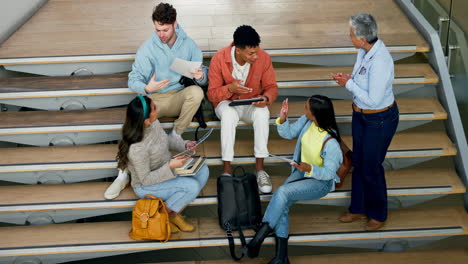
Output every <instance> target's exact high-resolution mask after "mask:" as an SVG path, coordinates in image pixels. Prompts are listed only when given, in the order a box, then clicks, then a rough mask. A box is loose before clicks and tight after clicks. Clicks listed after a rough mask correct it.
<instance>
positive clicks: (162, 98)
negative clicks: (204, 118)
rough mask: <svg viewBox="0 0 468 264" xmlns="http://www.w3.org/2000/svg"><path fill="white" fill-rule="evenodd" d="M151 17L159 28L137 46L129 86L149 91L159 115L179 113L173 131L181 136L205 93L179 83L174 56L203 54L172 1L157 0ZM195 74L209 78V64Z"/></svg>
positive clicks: (202, 79) (193, 58)
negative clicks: (173, 68) (161, 0)
mask: <svg viewBox="0 0 468 264" xmlns="http://www.w3.org/2000/svg"><path fill="white" fill-rule="evenodd" d="M152 19H153V23H154V27H155V30H156V32H155V33H153V37H152V38H151V39H148V40H147V41H145V42H144V43H143V45H141V47H140V48H139V49H138V52H137V54H136V57H135V62H134V63H133V66H132V71H131V72H130V74H129V75H128V77H129V78H128V87H129V88H130V89H131V90H133V91H135V92H136V93H139V94H144V95H149V97H150V98H151V99H153V101H154V102H155V104H156V105H157V106H158V115H159V116H160V117H178V119H177V120H176V121H175V122H174V129H173V130H172V133H173V134H174V135H175V136H180V135H181V134H182V133H183V132H184V130H185V128H186V127H187V126H188V125H189V124H190V122H191V121H192V119H193V116H194V114H195V113H196V111H197V109H198V108H199V106H200V103H201V101H202V100H203V97H204V94H203V90H202V89H201V88H200V87H199V86H198V85H192V86H188V87H185V88H184V85H182V84H180V83H179V80H180V78H181V77H182V76H181V75H180V74H179V73H177V72H174V71H172V70H171V69H170V68H169V67H170V66H171V64H172V62H173V61H174V59H175V58H179V59H183V60H187V61H196V62H202V60H203V55H202V52H201V50H200V48H199V47H198V46H197V44H196V43H195V42H194V41H193V40H192V39H191V38H189V37H188V36H187V34H186V33H185V32H184V30H183V29H182V27H181V26H180V25H179V24H178V23H177V20H176V19H177V12H176V10H175V8H174V7H173V6H172V5H170V4H167V3H160V4H158V5H157V6H156V7H155V8H154V11H153V16H152ZM192 75H193V78H194V79H195V80H196V81H197V83H198V84H199V85H205V84H206V83H207V81H208V78H207V69H206V67H203V66H201V67H200V68H198V69H195V70H194V71H193V72H192Z"/></svg>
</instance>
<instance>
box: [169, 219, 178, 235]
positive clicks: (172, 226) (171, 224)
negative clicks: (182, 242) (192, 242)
mask: <svg viewBox="0 0 468 264" xmlns="http://www.w3.org/2000/svg"><path fill="white" fill-rule="evenodd" d="M169 225H170V226H171V233H178V232H179V231H180V229H179V228H178V227H177V226H176V225H175V224H173V223H172V222H169Z"/></svg>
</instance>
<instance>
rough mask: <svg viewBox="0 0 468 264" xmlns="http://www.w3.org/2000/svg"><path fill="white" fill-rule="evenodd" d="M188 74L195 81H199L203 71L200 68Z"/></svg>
mask: <svg viewBox="0 0 468 264" xmlns="http://www.w3.org/2000/svg"><path fill="white" fill-rule="evenodd" d="M190 74H192V76H193V78H195V80H197V81H200V80H201V79H203V69H202V68H196V69H195V70H194V71H191V72H190Z"/></svg>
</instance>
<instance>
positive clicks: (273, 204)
mask: <svg viewBox="0 0 468 264" xmlns="http://www.w3.org/2000/svg"><path fill="white" fill-rule="evenodd" d="M302 178H304V172H300V171H299V170H294V171H293V173H292V174H291V175H290V176H289V177H288V179H287V180H286V182H285V183H284V184H283V185H281V186H280V187H279V188H278V190H276V191H275V193H274V194H273V197H272V198H271V201H270V203H269V204H268V207H267V209H266V211H265V216H264V217H263V222H267V223H268V225H269V226H270V227H271V228H273V229H274V230H275V233H276V236H277V237H282V238H287V237H288V234H289V216H288V213H289V208H290V207H291V205H293V204H294V203H295V202H297V201H300V200H315V199H320V198H322V197H324V196H325V195H327V194H328V193H329V192H330V190H331V187H332V184H334V181H333V180H328V181H321V180H316V179H313V178H311V179H309V178H307V179H303V180H300V181H296V182H291V181H294V180H298V179H302Z"/></svg>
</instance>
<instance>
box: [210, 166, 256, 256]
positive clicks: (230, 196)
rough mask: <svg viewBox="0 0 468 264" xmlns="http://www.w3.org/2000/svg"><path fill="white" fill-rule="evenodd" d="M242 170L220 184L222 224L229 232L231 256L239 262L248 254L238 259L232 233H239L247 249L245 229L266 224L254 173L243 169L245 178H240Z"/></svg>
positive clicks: (220, 220) (225, 177)
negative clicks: (262, 223)
mask: <svg viewBox="0 0 468 264" xmlns="http://www.w3.org/2000/svg"><path fill="white" fill-rule="evenodd" d="M238 168H240V167H237V168H236V169H235V170H234V172H233V174H232V176H224V175H221V176H219V177H218V182H217V185H218V217H219V225H220V226H221V228H223V229H224V230H226V236H227V238H228V241H229V249H230V251H231V257H232V258H233V259H234V260H236V261H238V260H240V259H241V258H242V257H244V253H242V255H241V256H240V257H237V256H236V253H235V244H234V238H233V236H232V231H239V238H240V240H241V243H242V246H243V247H244V246H245V245H246V241H245V237H244V233H243V232H242V230H243V229H254V230H257V229H258V227H259V226H260V224H261V221H262V211H261V205H260V195H259V194H258V186H257V179H256V177H255V175H254V174H251V173H245V170H244V169H243V168H241V169H242V171H243V175H242V176H240V177H236V176H235V172H236V171H237V169H238Z"/></svg>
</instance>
